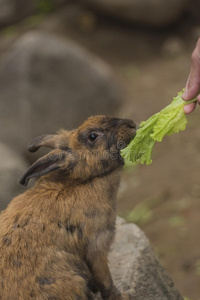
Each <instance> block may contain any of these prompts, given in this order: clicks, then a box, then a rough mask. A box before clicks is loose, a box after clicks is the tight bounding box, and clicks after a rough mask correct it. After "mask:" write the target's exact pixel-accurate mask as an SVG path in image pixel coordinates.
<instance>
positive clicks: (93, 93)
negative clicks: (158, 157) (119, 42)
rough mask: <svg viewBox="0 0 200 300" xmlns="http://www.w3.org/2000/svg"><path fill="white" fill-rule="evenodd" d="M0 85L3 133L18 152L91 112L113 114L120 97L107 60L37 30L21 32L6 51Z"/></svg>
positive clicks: (69, 125)
mask: <svg viewBox="0 0 200 300" xmlns="http://www.w3.org/2000/svg"><path fill="white" fill-rule="evenodd" d="M0 90H1V97H0V105H1V110H0V126H1V131H0V139H1V140H2V141H4V142H6V143H8V144H9V145H11V146H12V147H13V148H14V149H17V150H19V151H20V153H22V152H23V151H26V145H27V143H28V142H30V141H31V140H32V139H33V138H35V137H36V136H38V135H41V134H45V133H55V132H56V131H57V130H58V129H60V128H66V129H71V128H74V127H76V126H77V125H80V124H81V123H82V121H84V120H85V119H86V118H87V117H88V116H90V115H92V114H114V113H115V111H116V108H117V107H118V105H119V102H120V100H121V96H120V95H121V92H120V90H119V88H118V87H117V85H116V83H115V81H114V79H113V77H112V74H111V72H110V69H109V68H108V67H107V65H106V64H105V63H104V62H102V61H101V60H100V59H98V58H96V57H95V56H93V55H92V54H90V53H89V52H87V51H86V50H84V49H83V48H81V47H78V46H77V45H75V44H74V43H72V42H69V41H68V40H65V39H62V38H59V37H57V36H54V35H49V34H45V33H37V32H32V33H28V34H25V35H24V36H22V37H21V38H20V39H19V40H18V41H17V42H16V43H15V45H14V46H13V48H12V49H11V50H10V52H8V53H7V54H6V55H5V56H4V57H2V59H1V61H0ZM25 153H26V152H25Z"/></svg>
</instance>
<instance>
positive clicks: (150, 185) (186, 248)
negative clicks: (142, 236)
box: [44, 7, 200, 300]
mask: <svg viewBox="0 0 200 300" xmlns="http://www.w3.org/2000/svg"><path fill="white" fill-rule="evenodd" d="M63 19H64V20H65V27H62V26H63ZM60 20H61V21H62V26H61V25H60V27H59V26H58V27H57V29H58V28H59V31H62V30H61V28H62V29H63V32H62V34H64V35H67V36H68V37H70V38H71V39H73V40H75V41H77V42H79V43H80V44H82V45H83V46H85V47H86V48H88V49H89V50H91V51H92V52H93V53H95V54H97V55H98V56H99V57H101V58H102V59H103V60H104V61H106V62H107V63H108V64H109V65H110V66H111V68H112V70H113V73H114V74H115V77H116V79H117V80H118V82H119V84H120V85H121V86H122V88H123V91H124V101H123V103H122V106H121V109H120V111H119V112H118V116H120V117H128V118H133V119H134V120H136V121H137V122H141V121H142V120H146V119H147V118H148V117H150V116H151V115H152V114H154V113H156V112H158V111H159V110H160V109H162V108H163V107H164V106H165V105H167V104H169V103H170V102H171V101H172V98H173V96H176V94H177V92H178V91H180V90H181V89H182V88H183V87H184V85H185V82H186V79H187V76H188V72H189V66H190V55H191V52H192V50H193V48H194V46H195V43H196V40H197V37H198V35H199V36H200V26H199V25H198V24H193V23H192V22H191V21H190V20H188V19H187V18H184V19H182V20H180V21H179V22H178V23H177V24H174V26H172V27H170V28H165V29H160V30H157V29H153V28H145V27H144V28H141V27H139V26H136V25H135V26H134V25H130V24H122V23H121V24H119V23H118V22H116V21H115V20H108V19H103V18H102V17H101V16H100V17H96V16H95V15H93V14H92V13H90V12H88V11H85V10H83V11H82V10H80V11H79V10H76V8H74V7H72V11H70V10H68V12H62V13H61V18H60ZM57 25H58V24H57ZM45 26H46V27H45ZM45 26H44V28H48V25H45ZM199 119H200V109H198V108H197V109H196V111H195V112H194V113H193V114H192V115H190V116H189V117H188V126H187V129H186V130H185V131H184V132H181V133H179V134H176V135H173V136H171V137H166V138H165V139H164V141H163V142H162V143H160V144H158V143H157V145H156V147H155V150H154V153H153V163H152V164H151V165H150V166H145V165H139V166H137V167H135V168H133V169H129V170H127V171H125V172H124V174H123V180H122V183H121V188H120V193H119V201H118V213H119V215H121V216H123V217H125V218H127V219H128V220H129V221H134V222H136V223H137V224H138V225H139V226H140V228H142V230H144V232H145V233H146V235H147V236H148V238H149V240H150V242H151V244H152V246H153V247H154V249H155V251H156V252H157V254H158V256H159V258H160V260H161V262H162V264H163V265H164V266H165V267H166V269H167V270H168V272H169V274H170V275H171V277H172V278H173V280H174V282H175V285H176V287H177V289H178V290H179V291H180V292H181V294H182V295H183V296H184V297H187V298H189V299H192V300H199V299H200V233H199V230H200V181H199V173H200V133H199V132H200V120H199ZM131 211H133V212H132V214H130V212H131Z"/></svg>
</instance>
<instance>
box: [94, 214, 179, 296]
mask: <svg viewBox="0 0 200 300" xmlns="http://www.w3.org/2000/svg"><path fill="white" fill-rule="evenodd" d="M109 262H110V270H111V273H112V277H113V279H114V282H115V284H116V286H117V287H118V288H119V290H120V291H124V292H126V293H128V294H129V295H130V296H131V300H183V298H182V297H181V295H180V294H179V293H178V291H176V289H175V288H174V284H173V282H172V280H171V279H170V278H169V276H168V274H167V272H166V270H165V269H164V268H163V267H162V266H161V264H160V262H159V261H158V259H157V258H156V256H155V254H154V253H153V251H152V249H151V246H150V244H149V241H148V240H147V238H146V237H145V235H144V233H143V232H142V231H141V230H140V229H139V228H138V227H137V226H136V225H134V224H127V223H125V221H124V220H123V219H121V218H118V219H117V231H116V238H115V243H114V245H113V249H112V251H111V253H110V256H109ZM99 299H101V298H100V297H99V296H97V297H96V298H95V300H99Z"/></svg>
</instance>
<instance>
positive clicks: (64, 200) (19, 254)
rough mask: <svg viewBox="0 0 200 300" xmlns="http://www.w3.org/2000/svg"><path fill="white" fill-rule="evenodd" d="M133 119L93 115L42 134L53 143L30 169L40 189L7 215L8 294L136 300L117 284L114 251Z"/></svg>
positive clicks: (0, 253)
mask: <svg viewBox="0 0 200 300" xmlns="http://www.w3.org/2000/svg"><path fill="white" fill-rule="evenodd" d="M135 132H136V125H135V123H134V122H133V121H132V120H126V119H117V118H111V117H105V116H95V117H90V118H89V119H88V120H87V121H85V122H84V123H83V124H82V125H81V126H80V127H79V128H78V129H76V130H73V131H65V130H61V131H60V132H58V134H57V135H44V136H41V137H39V138H37V139H35V140H34V141H33V142H32V143H31V144H30V145H29V148H28V149H29V150H30V151H32V152H34V151H36V150H38V149H39V147H41V146H45V147H49V148H52V149H53V150H52V151H50V152H49V153H48V154H47V155H45V156H44V157H42V158H40V159H38V160H37V161H36V162H35V163H34V164H33V165H32V166H31V167H30V168H29V169H28V170H27V172H26V173H25V174H24V175H23V177H22V179H21V181H20V183H21V184H23V185H27V183H28V180H29V179H30V178H32V177H41V178H40V179H39V180H38V181H37V182H36V184H35V185H34V187H33V188H31V189H29V190H27V191H26V192H24V193H23V194H21V195H19V196H18V197H16V198H15V199H13V201H12V202H11V203H10V204H9V205H8V207H7V209H6V210H5V211H3V212H2V213H1V214H0V299H1V300H33V299H37V300H89V299H93V296H92V295H93V294H92V292H97V291H99V292H100V293H101V296H102V298H103V299H104V300H105V299H107V300H119V299H129V296H127V295H121V294H120V292H119V291H118V290H117V288H116V287H115V286H114V284H113V281H112V278H111V275H110V271H109V268H108V261H107V260H108V259H107V256H108V251H109V249H110V246H111V243H112V241H113V238H114V232H115V219H116V208H115V207H116V193H117V189H118V185H119V180H120V174H119V173H120V170H121V168H122V165H123V159H122V158H121V156H120V148H122V147H125V146H126V145H127V143H128V142H129V141H130V140H131V139H132V138H133V137H134V135H135Z"/></svg>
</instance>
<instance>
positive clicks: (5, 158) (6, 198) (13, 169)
mask: <svg viewBox="0 0 200 300" xmlns="http://www.w3.org/2000/svg"><path fill="white" fill-rule="evenodd" d="M0 166H1V168H0V191H1V192H0V211H1V210H3V209H5V208H6V206H7V205H8V203H9V202H10V201H11V200H12V198H13V197H14V196H17V195H18V194H20V193H22V192H23V191H24V188H23V187H21V186H20V184H19V179H20V178H21V176H22V174H23V173H24V172H25V171H26V169H27V164H26V162H25V161H24V159H23V158H22V157H21V156H20V155H17V154H16V152H14V151H13V150H12V149H11V148H10V147H8V146H7V145H5V144H4V143H2V142H0Z"/></svg>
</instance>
